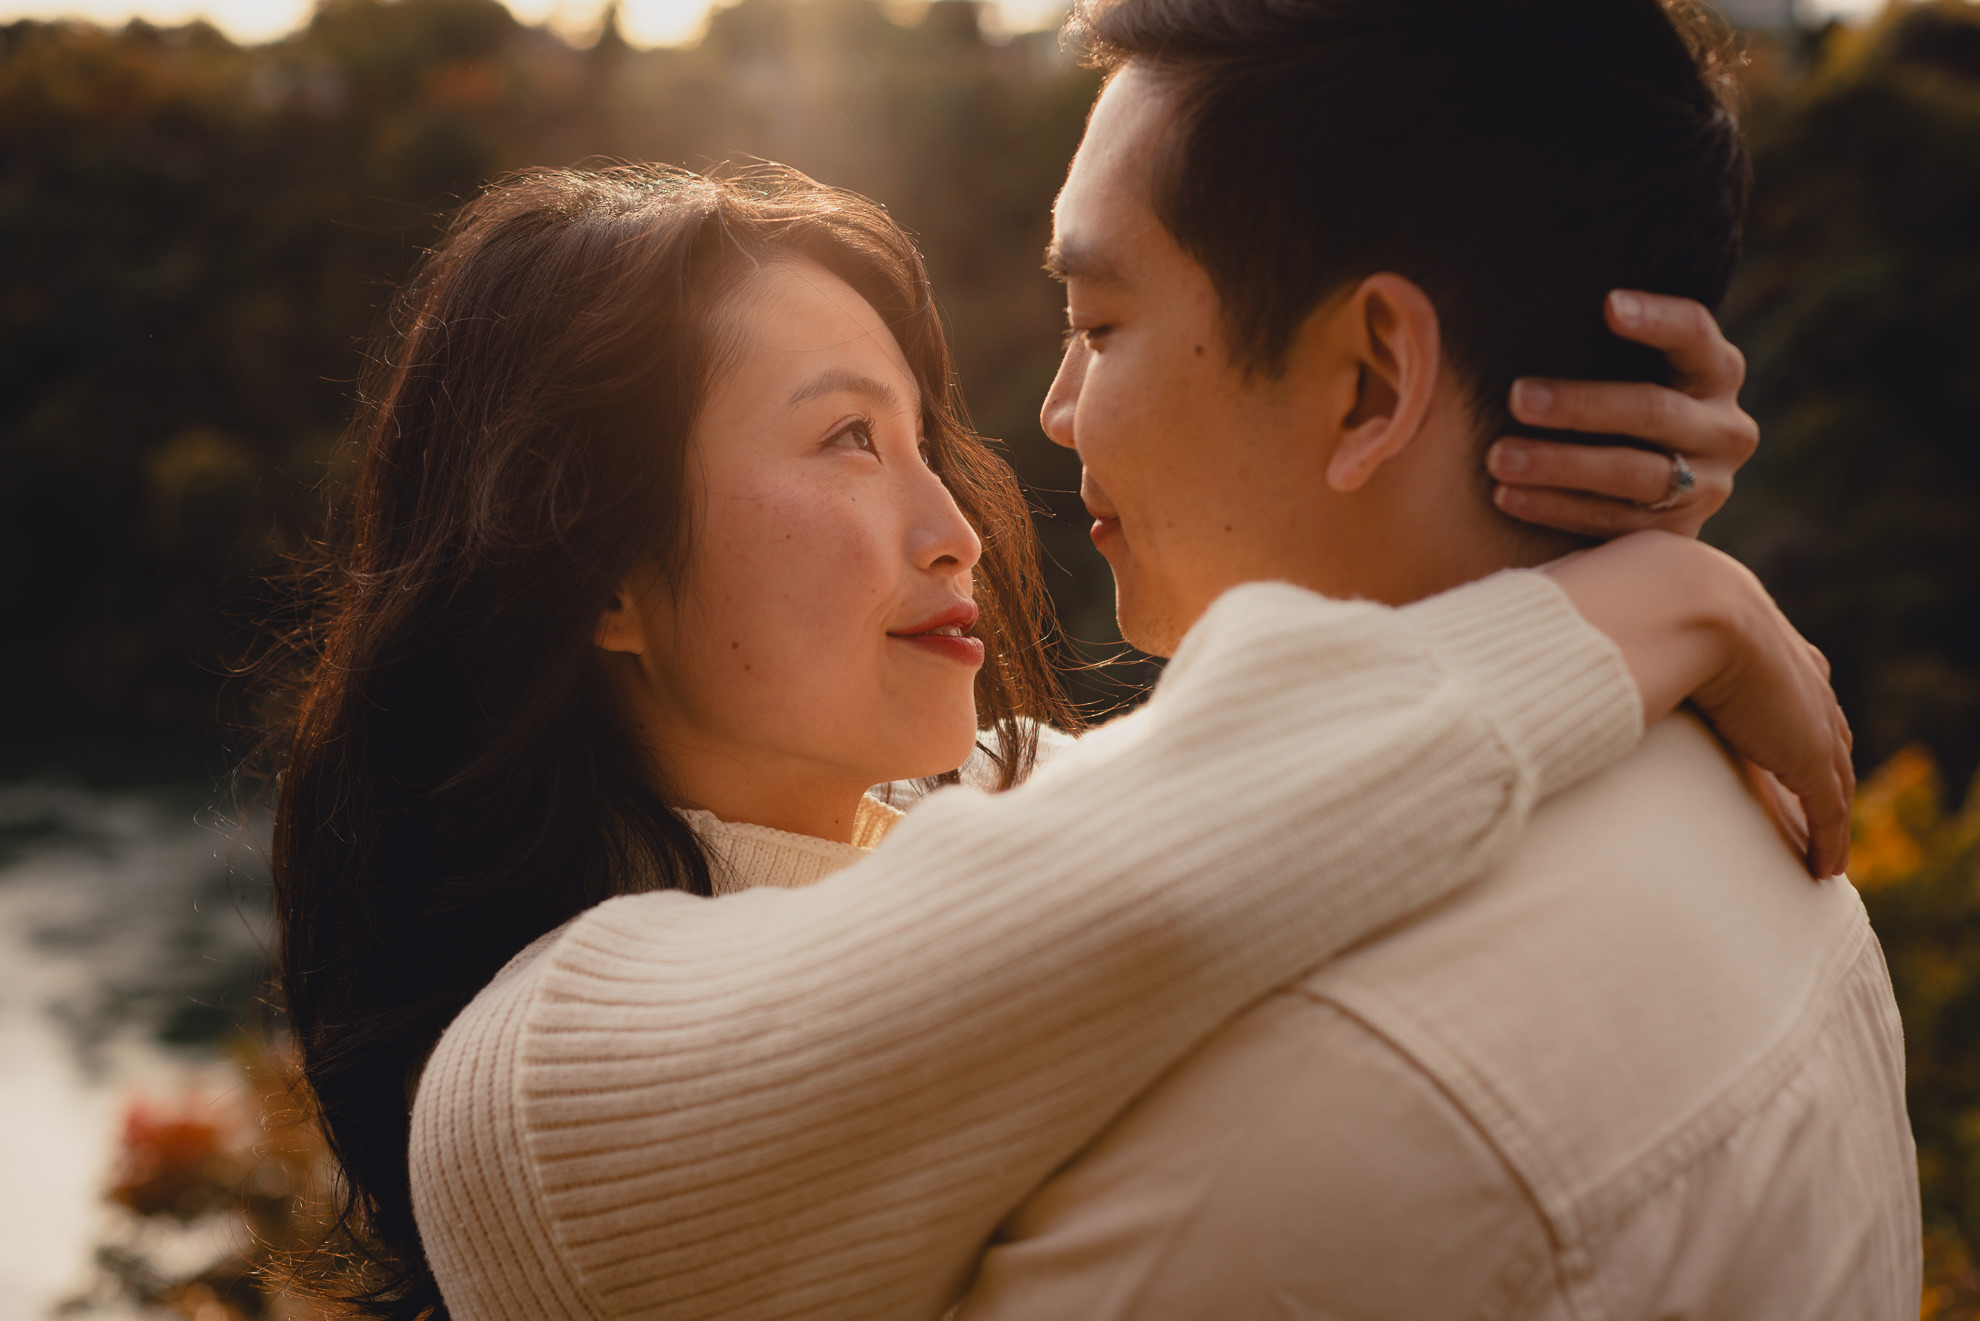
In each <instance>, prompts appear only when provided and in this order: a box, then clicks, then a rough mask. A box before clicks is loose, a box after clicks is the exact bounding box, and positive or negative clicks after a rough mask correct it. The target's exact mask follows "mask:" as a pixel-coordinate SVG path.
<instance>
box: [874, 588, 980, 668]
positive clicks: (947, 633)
mask: <svg viewBox="0 0 1980 1321" xmlns="http://www.w3.org/2000/svg"><path fill="white" fill-rule="evenodd" d="M975 627H976V605H975V603H974V602H972V601H958V602H956V603H955V604H953V605H951V606H949V607H947V608H946V609H944V610H943V611H942V612H941V613H939V614H936V615H931V616H930V617H929V618H927V619H924V620H922V621H921V622H920V623H918V624H913V625H910V626H909V627H907V628H897V629H890V630H888V633H887V636H888V637H890V638H895V639H898V640H899V641H902V642H905V643H907V644H908V645H909V646H912V647H919V648H920V649H922V650H923V651H927V652H930V653H932V654H934V655H937V656H942V657H945V658H947V659H949V660H953V661H960V662H961V663H963V664H965V665H981V664H983V639H981V638H973V637H970V636H969V631H970V630H971V629H973V628H975Z"/></svg>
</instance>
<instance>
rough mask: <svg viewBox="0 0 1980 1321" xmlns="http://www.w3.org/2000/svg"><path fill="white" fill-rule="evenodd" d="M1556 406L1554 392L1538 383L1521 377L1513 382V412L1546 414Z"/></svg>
mask: <svg viewBox="0 0 1980 1321" xmlns="http://www.w3.org/2000/svg"><path fill="white" fill-rule="evenodd" d="M1553 406H1554V392H1553V390H1552V389H1551V388H1550V387H1548V386H1545V385H1542V384H1541V383H1540V382H1538V381H1530V380H1527V379H1526V378H1525V377H1523V376H1522V377H1521V378H1520V379H1518V380H1517V381H1514V382H1513V410H1514V411H1515V412H1520V413H1544V412H1546V411H1547V410H1548V409H1550V408H1552V407H1553Z"/></svg>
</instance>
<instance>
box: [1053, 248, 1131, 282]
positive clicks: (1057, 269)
mask: <svg viewBox="0 0 1980 1321" xmlns="http://www.w3.org/2000/svg"><path fill="white" fill-rule="evenodd" d="M1045 273H1046V274H1047V275H1049V276H1051V277H1052V278H1053V279H1055V280H1061V281H1063V280H1074V279H1078V280H1090V281H1092V282H1094V283H1096V284H1120V283H1121V282H1122V279H1121V273H1120V271H1118V270H1117V269H1115V267H1114V264H1113V263H1112V262H1110V261H1108V260H1107V259H1106V258H1105V257H1103V256H1101V255H1100V254H1099V253H1097V252H1095V251H1094V250H1093V249H1092V248H1090V247H1088V246H1086V245H1085V244H1082V243H1080V242H1078V241H1077V240H1075V241H1073V242H1071V243H1066V242H1062V241H1061V240H1059V239H1053V240H1052V242H1051V245H1050V246H1049V247H1047V248H1046V249H1045Z"/></svg>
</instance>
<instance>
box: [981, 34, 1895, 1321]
mask: <svg viewBox="0 0 1980 1321" xmlns="http://www.w3.org/2000/svg"><path fill="white" fill-rule="evenodd" d="M1069 30H1070V33H1071V34H1072V36H1073V37H1074V39H1075V40H1076V42H1077V43H1078V44H1079V45H1080V46H1081V48H1082V49H1083V50H1084V52H1085V53H1086V55H1087V56H1088V58H1089V59H1090V60H1091V61H1092V62H1094V63H1096V64H1099V65H1101V66H1102V67H1105V68H1108V69H1109V70H1111V79H1110V81H1109V83H1108V85H1107V88H1106V90H1105V92H1104V93H1103V94H1102V96H1101V98H1100V101H1099V103H1098V104H1097V106H1096V107H1095V110H1094V112H1093V116H1092V119H1091V121H1090V123H1089V126H1088V130H1087V134H1086V137H1085V140H1084V142H1083V143H1082V145H1081V147H1080V150H1079V154H1078V156H1077V158H1076V159H1075V161H1074V163H1073V166H1072V170H1071V173H1070V175H1069V177H1068V179H1067V182H1066V186H1065V189H1064V191H1063V193H1062V194H1061V196H1060V199H1059V202H1058V205H1057V209H1056V212H1055V238H1054V245H1053V250H1052V254H1051V261H1052V264H1053V265H1054V267H1055V268H1056V269H1057V271H1058V273H1059V274H1060V275H1061V276H1062V277H1063V278H1064V279H1065V282H1066V286H1067V303H1068V311H1069V316H1070V319H1071V323H1072V327H1073V331H1074V339H1073V342H1072V345H1071V347H1070V349H1069V351H1068V354H1067V358H1066V362H1065V365H1064V367H1063V368H1062V370H1061V374H1060V378H1059V380H1058V382H1057V383H1056V384H1055V386H1054V389H1053V393H1052V396H1051V397H1050V399H1048V401H1047V403H1046V406H1045V410H1044V423H1045V426H1046V429H1047V431H1048V432H1049V433H1050V434H1051V436H1052V437H1053V439H1055V440H1056V441H1058V442H1059V443H1060V444H1063V445H1069V446H1072V447H1074V448H1076V449H1077V450H1078V451H1079V454H1080V457H1081V460H1082V463H1083V464H1084V467H1085V479H1084V482H1083V493H1084V496H1085V499H1086V502H1087V504H1088V507H1089V509H1090V510H1091V511H1092V513H1093V514H1094V517H1095V520H1096V521H1095V523H1094V528H1093V536H1094V539H1095V541H1096V543H1097V544H1098V545H1099V547H1100V549H1101V550H1102V551H1103V552H1104V553H1105V554H1106V556H1107V558H1108V560H1109V562H1110V563H1111V565H1112V567H1113V569H1114V573H1115V577H1116V582H1117V592H1118V604H1119V612H1120V618H1121V622H1122V627H1123V631H1124V633H1125V635H1126V636H1127V637H1128V638H1129V639H1130V640H1131V641H1133V642H1135V643H1137V644H1138V645H1140V646H1143V647H1145V648H1147V649H1149V650H1151V651H1156V652H1166V651H1168V650H1169V649H1171V648H1172V647H1173V646H1174V645H1175V643H1176V641H1177V639H1178V637H1179V636H1180V635H1181V633H1182V632H1183V631H1184V630H1185V629H1186V628H1187V627H1188V626H1189V624H1190V622H1191V621H1192V620H1194V619H1195V618H1197V617H1198V616H1199V615H1200V614H1201V613H1202V611H1203V609H1204V608H1205V606H1206V605H1207V604H1208V602H1209V601H1210V600H1211V599H1213V598H1214V597H1215V596H1216V594H1217V592H1218V591H1219V590H1220V586H1221V585H1222V584H1224V583H1228V582H1231V581H1244V580H1248V579H1259V578H1282V579H1288V580H1290V581H1293V582H1295V583H1298V584H1300V585H1303V586H1307V587H1311V588H1314V589H1316V590H1318V591H1321V592H1323V593H1326V594H1328V595H1332V596H1337V597H1350V596H1363V597H1369V598H1373V599H1376V600H1380V601H1384V602H1388V603H1391V604H1401V603H1404V602H1408V601H1412V600H1416V599H1419V598H1422V597H1425V596H1428V595H1430V594H1432V593H1435V592H1439V591H1442V590H1444V589H1445V588H1448V587H1450V586H1452V585H1455V584H1458V583H1462V582H1465V581H1468V580H1470V579H1473V578H1477V577H1480V576H1483V575H1486V574H1489V573H1491V572H1493V571H1495V570H1497V569H1501V568H1504V567H1508V566H1514V565H1532V564H1537V563H1541V562H1544V561H1546V560H1549V559H1552V558H1555V557H1557V556H1558V555H1560V554H1562V553H1563V552H1565V551H1568V550H1571V549H1572V548H1573V543H1572V542H1571V541H1568V540H1566V539H1564V538H1561V537H1558V536H1555V535H1551V534H1545V533H1540V532H1536V531H1535V530H1533V529H1532V528H1530V527H1525V526H1522V525H1518V524H1515V523H1514V522H1513V521H1512V520H1510V519H1508V518H1506V517H1505V516H1504V514H1503V513H1502V512H1501V511H1500V510H1498V509H1495V508H1494V507H1493V504H1492V502H1491V498H1490V496H1489V495H1488V492H1489V490H1490V487H1489V482H1488V479H1487V477H1486V476H1485V473H1486V464H1485V462H1484V456H1483V454H1482V450H1483V448H1484V440H1485V438H1488V437H1491V436H1495V435H1497V434H1499V433H1500V431H1501V430H1502V428H1503V424H1504V417H1503V414H1502V412H1501V409H1500V407H1499V405H1498V401H1500V400H1503V399H1504V398H1505V397H1506V392H1507V388H1508V387H1509V386H1510V385H1511V383H1512V379H1513V378H1514V377H1515V376H1518V375H1520V374H1522V373H1532V372H1542V373H1552V374H1558V375H1577V374H1587V373H1592V374H1601V375H1607V374H1618V373H1625V372H1630V371H1635V372H1636V373H1637V374H1638V375H1639V376H1641V377H1648V376H1649V375H1651V374H1652V373H1653V372H1654V370H1655V366H1656V365H1655V364H1647V363H1632V361H1631V360H1630V358H1629V356H1628V350H1627V346H1624V345H1622V344H1621V342H1620V341H1619V340H1617V339H1616V338H1615V337H1614V336H1613V335H1611V334H1610V333H1608V329H1607V328H1606V327H1605V326H1604V325H1603V323H1602V320H1601V315H1602V313H1601V312H1600V311H1599V309H1601V308H1602V307H1603V294H1604V291H1605V290H1608V289H1611V288H1616V287H1623V288H1639V289H1653V290H1659V291H1663V292H1667V293H1672V294H1681V295H1686V296H1690V297H1693V298H1697V299H1699V300H1701V301H1704V302H1707V303H1709V302H1712V301H1714V300H1716V299H1717V297H1718V296H1719V295H1720V294H1721V293H1722V292H1723V290H1724V287H1725V284H1726V281H1727V278H1728V276H1729V273H1730V269H1731V266H1732V264H1733V260H1734V256H1735V253H1736V247H1737V234H1738V226H1739V219H1740V213H1741V209H1742V207H1743V204H1744V198H1745V182H1746V162H1745V156H1744V153H1743V150H1742V148H1741V145H1740V142H1739V138H1738V132H1737V127H1736V124H1735V122H1734V120H1733V116H1732V113H1731V111H1730V109H1729V108H1728V101H1727V95H1728V94H1727V92H1726V90H1725V88H1724V87H1723V85H1722V83H1721V80H1720V73H1719V71H1718V66H1717V65H1716V64H1715V63H1714V61H1713V58H1712V56H1711V54H1710V50H1711V46H1710V42H1709V41H1708V40H1707V38H1706V36H1705V35H1704V34H1703V31H1702V29H1701V28H1700V27H1699V26H1698V25H1697V24H1694V23H1691V22H1689V21H1688V20H1681V21H1678V22H1674V21H1673V19H1672V18H1671V17H1670V16H1669V15H1667V13H1666V11H1665V10H1664V9H1663V8H1662V7H1660V6H1659V5H1658V4H1657V3H1656V0H1325V2H1323V0H1305V2H1303V3H1295V2H1293V0H1119V3H1113V4H1109V3H1106V0H1091V2H1090V3H1088V4H1086V5H1084V6H1083V7H1081V8H1079V9H1077V10H1076V11H1075V15H1074V17H1073V19H1072V20H1071V22H1070V26H1069ZM1505 308H1514V309H1516V310H1515V311H1513V312H1512V313H1511V314H1509V315H1508V314H1504V313H1503V311H1502V309H1505ZM1644 310H1645V308H1644V306H1643V304H1642V302H1641V300H1632V299H1630V298H1629V297H1628V296H1626V295H1625V296H1623V297H1621V298H1617V299H1611V300H1610V301H1609V303H1608V305H1607V309H1606V314H1607V316H1608V317H1609V318H1611V319H1612V322H1611V324H1622V323H1626V322H1628V321H1629V320H1630V319H1631V318H1632V316H1636V317H1640V316H1641V315H1642V314H1643V312H1644ZM1619 457H1620V456H1619ZM1644 457H1646V456H1641V455H1630V456H1629V457H1628V459H1627V461H1629V462H1637V461H1641V460H1642V459H1643V458H1644ZM1650 462H1652V463H1653V464H1655V465H1657V467H1656V468H1655V469H1653V471H1655V472H1656V473H1657V476H1658V479H1659V480H1658V481H1657V482H1656V483H1655V484H1654V485H1653V486H1652V487H1651V488H1650V489H1646V490H1645V491H1644V493H1643V494H1644V499H1645V501H1646V502H1654V501H1658V500H1660V499H1663V498H1667V497H1681V496H1682V488H1683V485H1684V482H1683V469H1682V468H1681V467H1679V466H1677V465H1675V464H1671V465H1669V466H1668V467H1666V466H1665V463H1666V461H1664V460H1661V459H1657V458H1654V457H1650ZM1914 1161H1915V1153H1914V1150H1913V1146H1912V1141H1911V1135H1910V1130H1909V1127H1908V1123H1907V1121H1906V1117H1905V1112H1904V1096H1903V1054H1902V1048H1901V1039H1900V1028H1899V1024H1898V1021H1897V1015H1896V1009H1895V1006H1894V1003H1893V1001H1892V997H1891V992H1890V986H1889V980H1888V977H1887V975H1886V973H1885V970H1884V965H1883V960H1882V954H1881V951H1880V950H1879V948H1878V946H1877V943H1876V940H1875V938H1874V936H1873V935H1872V934H1871V932H1870V930H1869V927H1868V925H1867V923H1866V921H1865V919H1864V915H1863V910H1862V907H1861V905H1860V903H1859V902H1858V901H1857V899H1856V896H1855V893H1854V891H1853V890H1852V889H1851V888H1850V887H1849V885H1848V883H1847V882H1846V881H1844V880H1841V879H1838V880H1834V881H1830V882H1825V883H1822V884H1819V885H1816V884H1811V883H1810V882H1809V881H1808V880H1807V879H1806V876H1805V875H1804V874H1803V873H1802V871H1801V869H1800V868H1799V866H1798V865H1797V864H1796V862H1795V860H1794V859H1793V857H1792V856H1791V855H1790V853H1789V851H1788V850H1787V849H1786V848H1785V847H1783V846H1782V844H1781V841H1780V836H1779V832H1778V830H1777V828H1776V827H1775V825H1774V822H1773V821H1772V820H1771V819H1770V818H1769V816H1768V815H1767V813H1766V812H1765V811H1764V810H1763V808H1762V807H1761V805H1760V802H1759V801H1758V799H1757V798H1756V797H1755V794H1754V792H1753V790H1752V789H1751V788H1750V787H1749V784H1748V782H1747V781H1746V780H1744V779H1743V778H1742V775H1741V772H1740V771H1739V770H1738V768H1736V767H1735V766H1734V764H1733V763H1732V762H1731V760H1730V759H1729V758H1728V757H1727V756H1726V754H1725V752H1724V751H1723V750H1722V749H1721V747H1720V746H1719V745H1718V744H1717V743H1715V742H1714V741H1713V740H1712V738H1711V736H1710V735H1709V734H1708V733H1706V731H1705V730H1704V728H1703V727H1702V726H1700V725H1699V724H1697V723H1696V722H1695V721H1694V720H1692V719H1690V718H1689V717H1677V718H1673V719H1672V720H1670V721H1667V722H1666V723H1665V724H1663V725H1662V726H1660V727H1658V728H1657V729H1655V730H1653V731H1652V732H1651V734H1650V736H1649V737H1648V738H1647V739H1646V741H1645V743H1644V745H1643V746H1642V747H1641V748H1640V749H1639V750H1638V751H1637V752H1636V753H1634V754H1633V755H1632V756H1631V757H1629V758H1628V759H1626V760H1625V761H1624V762H1622V763H1621V764H1620V765H1618V766H1616V767H1614V768H1612V769H1610V770H1609V771H1607V772H1605V773H1604V774H1602V775H1601V776H1598V777H1596V778H1595V779H1594V780H1592V781H1591V782H1589V783H1588V784H1586V785H1584V786H1582V787H1580V788H1578V789H1577V790H1575V791H1573V792H1571V793H1569V794H1567V795H1564V796H1563V797H1562V798H1560V799H1558V800H1556V801H1555V802H1553V803H1551V804H1548V805H1546V806H1545V807H1543V808H1542V809H1541V810H1540V811H1539V812H1538V813H1536V815H1535V818H1534V823H1533V827H1532V830H1531V832H1530V834H1529V835H1528V836H1527V838H1526V839H1525V840H1524V841H1523V843H1522V844H1521V846H1520V847H1519V848H1518V849H1517V851H1516V852H1515V854H1514V855H1513V857H1512V858H1511V860H1510V861H1508V862H1506V863H1505V864H1504V865H1503V866H1502V867H1500V868H1499V870H1498V871H1497V872H1496V874H1495V875H1494V876H1493V877H1492V878H1490V879H1489V880H1488V881H1487V882H1486V883H1485V884H1483V885H1481V886H1479V887H1475V888H1474V889H1473V890H1471V891H1468V892H1465V893H1463V894H1460V895H1458V896H1457V897H1455V898H1454V899H1452V900H1450V901H1448V902H1446V903H1445V904H1443V905H1441V906H1440V907H1438V908H1437V909H1434V910H1432V911H1431V912H1430V913H1429V914H1428V915H1426V916H1422V917H1419V918H1416V919H1413V920H1410V921H1409V922H1407V923H1406V924H1405V925H1403V926H1401V927H1400V929H1397V930H1393V931H1392V932H1390V933H1388V934H1387V935H1385V936H1381V937H1378V938H1376V939H1375V940H1374V941H1372V942H1370V943H1368V944H1366V945H1364V946H1363V947H1362V948H1361V949H1359V950H1357V951H1355V952H1352V953H1350V954H1349V955H1348V956H1347V957H1345V958H1343V959H1341V960H1339V961H1338V962H1337V963H1335V964H1333V965H1330V966H1329V967H1327V968H1325V969H1322V970H1320V971H1318V972H1316V973H1314V974H1311V975H1310V976H1308V977H1307V978H1306V979H1304V980H1303V981H1301V982H1300V983H1298V984H1296V985H1294V986H1292V987H1290V988H1287V989H1284V990H1282V991H1280V992H1278V993H1276V994H1274V995H1272V996H1270V997H1268V998H1267V999H1266V1000H1264V1001H1263V1002H1261V1003H1259V1004H1258V1005H1256V1006H1255V1007H1254V1008H1253V1009H1251V1010H1250V1011H1249V1012H1248V1013H1247V1014H1246V1015H1244V1016H1243V1017H1241V1018H1240V1019H1238V1020H1237V1021H1236V1022H1234V1023H1233V1024H1232V1025H1230V1026H1228V1027H1226V1028H1225V1029H1223V1030H1222V1031H1221V1032H1220V1033H1219V1034H1217V1035H1216V1036H1214V1037H1213V1038H1211V1040H1210V1041H1209V1043H1208V1044H1207V1045H1206V1046H1204V1047H1203V1048H1201V1049H1200V1050H1199V1051H1198V1052H1197V1053H1196V1054H1195V1055H1194V1056H1193V1057H1192V1058H1191V1059H1189V1060H1188V1061H1186V1062H1185V1063H1184V1064H1183V1065H1181V1066H1179V1067H1178V1068H1177V1069H1176V1070H1174V1071H1172V1072H1171V1074H1170V1075H1169V1076H1168V1077H1167V1078H1166V1079H1165V1080H1164V1081H1163V1082H1162V1083H1161V1084H1159V1085H1158V1086H1157V1087H1155V1088H1154V1089H1153V1090H1152V1091H1151V1092H1150V1093H1148V1094H1146V1095H1145V1096H1144V1098H1143V1099H1142V1100H1141V1101H1140V1102H1139V1103H1138V1104H1137V1106H1136V1107H1135V1108H1134V1109H1133V1110H1131V1111H1129V1112H1128V1113H1127V1114H1126V1115H1125V1116H1124V1117H1123V1118H1122V1119H1121V1120H1119V1121H1118V1122H1117V1123H1116V1124H1115V1125H1114V1127H1113V1128H1112V1129H1111V1130H1110V1131H1109V1132H1108V1133H1107V1134H1106V1135H1105V1136H1103V1137H1102V1138H1101V1139H1099V1140H1098V1141H1097V1142H1096V1143H1095V1145H1093V1146H1092V1147H1090V1148H1089V1149H1088V1150H1087V1151H1086V1152H1085V1154H1084V1155H1083V1156H1082V1157H1080V1158H1079V1159H1078V1160H1076V1161H1075V1162H1074V1163H1073V1164H1071V1165H1070V1166H1069V1167H1068V1168H1066V1169H1065V1170H1063V1171H1062V1172H1061V1173H1060V1174H1059V1175H1058V1176H1057V1177H1056V1178H1055V1180H1054V1181H1053V1182H1052V1183H1050V1184H1048V1185H1047V1186H1046V1187H1045V1188H1044V1189H1043V1190H1042V1191H1041V1192H1040V1193H1038V1194H1037V1195H1036V1196H1035V1197H1034V1198H1033V1199H1032V1200H1031V1202H1030V1203H1029V1204H1028V1205H1027V1206H1026V1207H1025V1208H1024V1209H1023V1210H1021V1211H1020V1212H1019V1213H1018V1214H1017V1215H1016V1216H1015V1217H1014V1218H1013V1219H1012V1220H1011V1221H1010V1222H1009V1223H1008V1224H1007V1225H1006V1227H1005V1230H1004V1233H1003V1235H1002V1241H1001V1242H1000V1243H999V1244H998V1245H997V1246H995V1247H994V1248H993V1249H992V1250H991V1251H990V1252H989V1253H988V1255H987V1256H986V1258H985V1261H984V1263H983V1266H982V1269H981V1271H980V1274H979V1277H978V1280H977V1283H976V1285H975V1288H974V1290H973V1292H972V1294H971V1296H970V1298H969V1299H968V1300H967V1301H966V1303H965V1305H964V1306H963V1308H962V1309H961V1316H962V1318H963V1321H1005V1319H1006V1318H1009V1319H1013V1321H1014V1319H1015V1318H1024V1321H1049V1319H1051V1318H1058V1317H1066V1318H1073V1317H1077V1318H1081V1321H1113V1319H1115V1318H1138V1319H1150V1321H1152V1319H1154V1318H1185V1317H1188V1318H1219V1319H1222V1318H1252V1317H1261V1318H1262V1317H1330V1318H1332V1317H1342V1318H1346V1317H1356V1318H1364V1317H1365V1318H1413V1317H1423V1318H1438V1319H1439V1321H1444V1319H1447V1318H1461V1317H1463V1318H1468V1317H1495V1318H1500V1317H1530V1318H1570V1317H1573V1318H1593V1317H1603V1318H1611V1317H1613V1318H1626V1317H1641V1318H1652V1317H1655V1318H1666V1317H1670V1318H1675V1317H1687V1318H1689V1317H1700V1318H1702V1317H1724V1318H1739V1319H1740V1321H1765V1319H1766V1318H1783V1319H1786V1318H1795V1319H1797V1321H1805V1319H1806V1318H1813V1317H1837V1318H1845V1317H1846V1318H1879V1317H1881V1318H1898V1317H1909V1316H1912V1315H1915V1313H1916V1309H1917V1307H1918V1298H1919V1269H1920V1251H1919V1233H1920V1230H1919V1206H1918V1198H1917V1186H1916V1173H1915V1164H1914Z"/></svg>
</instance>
